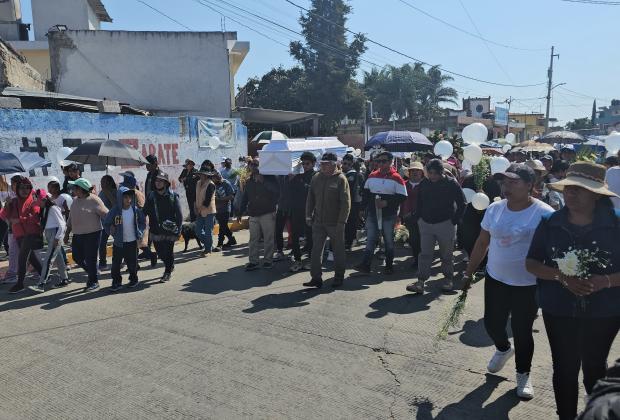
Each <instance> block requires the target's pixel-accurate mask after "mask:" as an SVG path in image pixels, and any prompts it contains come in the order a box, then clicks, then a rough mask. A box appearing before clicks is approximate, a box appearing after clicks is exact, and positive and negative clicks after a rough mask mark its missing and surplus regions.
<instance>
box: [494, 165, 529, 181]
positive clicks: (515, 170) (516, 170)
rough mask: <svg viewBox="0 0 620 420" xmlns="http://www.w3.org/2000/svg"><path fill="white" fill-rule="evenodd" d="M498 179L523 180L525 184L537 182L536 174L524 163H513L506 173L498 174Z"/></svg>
mask: <svg viewBox="0 0 620 420" xmlns="http://www.w3.org/2000/svg"><path fill="white" fill-rule="evenodd" d="M495 176H497V177H498V178H510V179H521V180H523V181H524V182H534V181H536V172H534V170H533V169H532V168H530V167H529V166H527V165H526V164H524V163H513V164H511V165H510V166H509V167H508V169H506V171H504V172H499V173H496V174H495Z"/></svg>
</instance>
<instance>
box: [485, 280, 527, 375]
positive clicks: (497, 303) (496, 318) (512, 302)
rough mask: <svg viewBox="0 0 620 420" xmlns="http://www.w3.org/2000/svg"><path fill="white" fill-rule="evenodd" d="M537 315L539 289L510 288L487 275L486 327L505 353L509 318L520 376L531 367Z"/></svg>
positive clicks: (496, 345)
mask: <svg viewBox="0 0 620 420" xmlns="http://www.w3.org/2000/svg"><path fill="white" fill-rule="evenodd" d="M537 312H538V303H536V286H510V285H507V284H505V283H502V282H500V281H497V280H495V279H494V278H492V277H491V276H490V275H489V274H487V276H486V280H485V282H484V326H485V327H486V330H487V334H489V337H491V340H493V343H494V344H495V347H497V350H499V351H506V350H508V349H509V348H510V341H508V333H507V332H506V323H507V322H508V317H509V316H510V326H511V327H512V334H513V336H514V347H515V363H516V365H517V372H518V373H527V372H529V371H530V368H531V367H532V357H533V356H534V336H533V334H532V326H533V325H534V320H535V319H536V313H537Z"/></svg>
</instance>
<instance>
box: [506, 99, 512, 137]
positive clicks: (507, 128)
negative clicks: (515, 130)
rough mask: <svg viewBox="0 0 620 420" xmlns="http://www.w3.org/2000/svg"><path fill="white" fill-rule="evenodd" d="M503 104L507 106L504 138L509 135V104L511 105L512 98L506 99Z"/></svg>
mask: <svg viewBox="0 0 620 420" xmlns="http://www.w3.org/2000/svg"><path fill="white" fill-rule="evenodd" d="M504 102H506V103H507V104H508V119H507V120H506V134H504V138H506V136H507V135H508V133H510V104H512V96H510V97H509V98H508V99H506V100H505V101H504Z"/></svg>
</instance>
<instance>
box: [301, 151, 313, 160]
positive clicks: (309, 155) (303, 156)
mask: <svg viewBox="0 0 620 420" xmlns="http://www.w3.org/2000/svg"><path fill="white" fill-rule="evenodd" d="M299 160H301V161H304V160H310V161H312V162H316V156H314V153H312V152H303V153H302V154H301V157H300V158H299Z"/></svg>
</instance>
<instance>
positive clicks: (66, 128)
mask: <svg viewBox="0 0 620 420" xmlns="http://www.w3.org/2000/svg"><path fill="white" fill-rule="evenodd" d="M203 120H204V118H199V117H179V118H174V117H142V116H134V115H117V114H114V115H111V114H93V113H80V112H62V111H53V110H23V109H0V150H2V151H7V152H15V153H17V152H34V153H37V154H38V155H39V156H41V157H45V158H47V159H49V160H50V161H51V162H52V165H51V166H50V167H47V168H41V169H37V170H35V171H32V172H31V173H30V174H29V175H30V177H31V179H32V181H33V183H34V184H35V186H36V187H38V188H44V187H45V186H46V185H47V183H48V182H49V181H50V180H52V179H54V178H57V179H58V180H59V181H60V182H62V180H63V179H64V177H63V174H62V171H61V169H60V165H59V163H58V159H57V157H56V153H57V151H58V150H59V149H60V148H62V147H72V148H73V147H77V146H78V145H80V144H81V143H82V142H85V141H88V140H91V139H107V138H109V139H114V140H119V141H121V142H123V143H125V144H127V145H130V146H131V147H134V148H136V149H138V150H139V151H140V152H141V153H142V155H144V156H146V155H149V154H153V155H155V156H157V157H158V159H159V162H160V165H159V166H160V168H161V169H162V170H163V171H164V172H167V173H168V175H169V176H170V179H171V181H172V187H173V189H175V191H177V192H178V193H179V195H180V196H181V197H182V202H183V203H184V204H185V203H186V200H185V191H184V189H183V186H182V185H177V184H178V181H177V179H178V177H179V175H180V174H181V171H182V170H183V167H182V165H183V163H184V161H185V159H187V158H191V159H192V160H193V161H195V162H196V164H197V165H200V163H201V162H202V161H203V160H205V159H209V160H211V161H212V162H213V163H215V165H216V167H218V166H219V162H220V160H221V158H222V157H230V158H232V159H233V162H236V161H237V158H238V157H239V156H242V155H243V156H245V155H247V141H246V139H247V131H246V128H245V126H243V124H241V121H240V120H231V121H234V124H235V133H236V138H237V139H238V141H237V142H236V143H234V144H226V145H225V146H226V147H218V148H215V149H214V148H211V147H204V145H201V144H199V128H198V127H199V125H200V121H203ZM201 146H202V147H201ZM223 146H224V145H223ZM81 169H82V173H83V176H84V177H85V178H88V179H89V180H90V181H91V182H92V183H93V185H96V186H97V187H99V181H100V179H101V177H102V176H103V175H105V174H106V171H107V173H108V174H110V175H112V176H114V178H115V179H116V180H117V181H119V182H120V181H121V180H122V177H120V176H118V174H119V173H121V172H123V171H126V170H131V171H133V172H134V173H135V174H136V178H137V179H138V182H139V183H140V188H141V189H144V180H145V179H146V170H145V169H144V167H120V166H119V167H116V166H110V167H108V168H106V167H105V166H99V165H81ZM185 210H187V209H185Z"/></svg>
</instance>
